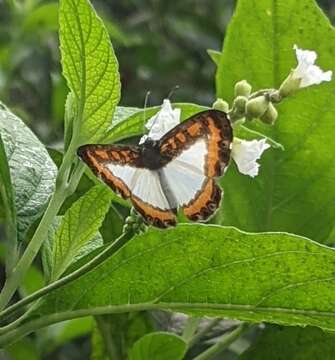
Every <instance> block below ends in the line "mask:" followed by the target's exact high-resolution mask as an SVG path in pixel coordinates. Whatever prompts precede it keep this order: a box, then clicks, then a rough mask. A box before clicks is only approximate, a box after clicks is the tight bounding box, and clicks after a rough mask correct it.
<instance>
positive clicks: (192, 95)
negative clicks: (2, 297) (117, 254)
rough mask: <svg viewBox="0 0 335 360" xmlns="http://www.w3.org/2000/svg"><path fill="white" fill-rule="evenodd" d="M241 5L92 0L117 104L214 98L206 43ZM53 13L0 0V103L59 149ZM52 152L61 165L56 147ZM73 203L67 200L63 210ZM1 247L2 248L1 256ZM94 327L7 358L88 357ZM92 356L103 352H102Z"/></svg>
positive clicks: (333, 15) (201, 0)
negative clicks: (117, 86)
mask: <svg viewBox="0 0 335 360" xmlns="http://www.w3.org/2000/svg"><path fill="white" fill-rule="evenodd" d="M235 2H236V0H211V1H208V0H182V1H175V2H171V1H166V0H122V1H116V0H115V1H113V0H94V1H93V3H94V7H95V8H96V10H97V11H98V13H99V15H100V16H101V17H102V18H103V20H104V22H105V24H106V27H107V29H108V31H109V34H110V37H111V40H112V42H113V45H114V48H115V51H116V54H117V57H118V60H119V64H120V72H121V77H122V78H121V80H122V100H121V104H122V105H124V106H137V107H143V105H144V99H145V95H146V93H147V91H150V92H151V95H150V98H149V102H148V105H157V104H160V103H161V102H162V99H163V98H164V97H166V96H168V94H169V93H170V91H171V90H172V89H173V88H174V87H175V86H176V85H179V86H180V88H179V90H178V91H176V92H175V93H174V94H173V100H174V101H180V102H181V101H183V102H184V101H185V102H194V103H198V104H203V105H208V104H211V103H212V102H213V101H214V99H215V89H214V74H215V65H214V63H213V62H212V60H211V59H210V57H209V56H208V54H207V49H214V50H221V48H222V39H223V38H224V34H225V31H226V27H227V24H228V23H229V20H230V18H231V16H232V13H233V10H234V7H235ZM318 4H319V5H320V6H321V7H322V8H323V9H324V11H325V12H326V14H327V15H328V17H329V18H330V21H331V22H333V23H334V22H335V2H334V0H318ZM57 18H58V2H53V1H42V0H0V101H2V102H4V103H5V104H7V105H8V106H9V107H10V108H11V109H12V110H13V111H14V112H15V113H16V114H17V115H19V116H20V117H21V118H22V119H23V120H24V121H25V122H26V124H27V125H28V126H29V127H30V128H32V129H33V131H34V132H35V133H36V134H37V135H38V136H39V138H40V139H41V140H42V141H43V142H44V143H45V144H46V145H47V146H51V147H56V148H58V147H59V148H61V147H62V144H61V141H62V140H61V139H62V134H63V116H64V102H65V98H66V95H67V92H68V90H67V87H66V84H65V80H64V79H63V77H62V75H61V67H60V52H59V48H58V46H59V44H58V34H57V31H58V19H57ZM51 155H52V156H53V158H54V160H55V161H56V163H57V156H58V157H59V156H60V155H59V153H57V152H55V153H54V154H51ZM58 160H59V159H58ZM85 181H86V183H88V184H86V183H85ZM89 186H91V181H90V180H88V179H86V178H83V180H82V182H81V186H80V187H79V189H78V191H77V192H76V194H75V198H77V197H78V196H80V195H81V193H83V192H85V191H86V190H87V187H89ZM72 201H73V199H69V201H68V202H67V203H66V204H65V205H64V208H67V207H68V203H69V204H70V203H72ZM115 206H116V208H115V207H114V208H111V210H110V212H109V214H108V215H107V220H106V222H105V223H104V226H103V227H102V229H101V232H102V235H104V233H108V237H109V238H111V239H113V238H115V237H116V236H117V235H118V234H119V232H120V231H121V229H122V224H123V218H124V216H126V214H121V215H122V216H120V215H119V214H120V213H122V211H121V210H122V208H120V209H119V208H117V204H116V205H115ZM0 217H1V211H0ZM111 221H112V222H113V224H118V225H117V226H116V227H115V226H114V227H113V231H114V232H115V234H114V233H113V234H111V231H110V226H107V225H106V224H107V222H111ZM0 235H1V233H0ZM0 237H1V236H0ZM1 250H2V248H1V246H0V257H1V253H2V251H1ZM2 277H3V274H0V278H2ZM40 277H41V274H40V272H39V271H38V269H35V268H32V270H31V271H30V273H29V274H28V275H27V286H26V289H23V290H25V293H26V294H28V293H29V292H32V291H33V290H34V289H33V288H32V286H30V285H31V283H33V284H35V285H36V287H39V286H41V284H40V283H41V282H42V281H43V280H41V279H40ZM28 280H29V281H28ZM125 316H126V318H125V319H123V321H124V322H125V323H126V327H127V328H129V329H131V332H132V333H135V334H136V333H137V332H139V333H142V332H143V331H142V330H143V328H145V329H147V328H148V327H149V328H155V329H158V330H173V331H175V332H178V331H179V330H178V326H179V325H180V322H181V321H182V320H183V319H182V318H180V317H178V316H176V315H164V316H163V315H162V314H151V315H150V318H149V319H144V320H143V319H136V321H133V319H128V318H127V316H128V315H125ZM158 316H159V317H160V318H159V319H158V318H157V317H158ZM162 316H163V318H162ZM129 324H135V325H131V326H130V325H129ZM228 325H229V324H228ZM92 326H93V321H92V319H89V318H87V319H77V320H73V321H70V322H67V323H62V324H57V325H55V326H51V327H49V328H47V329H43V330H42V331H39V332H37V334H36V335H35V337H30V338H26V339H24V340H22V341H21V342H19V343H17V344H15V345H14V346H13V347H11V348H10V349H9V351H8V352H7V356H8V355H10V359H14V360H16V359H23V358H24V359H26V360H29V359H41V358H48V359H66V360H71V359H86V358H87V359H88V358H89V354H90V348H91V346H90V341H93V342H94V341H99V339H98V338H97V337H96V336H93V337H92V340H90V338H89V334H90V333H91V330H92ZM225 326H227V323H226V322H225V323H224V324H223V325H222V326H221V327H219V328H218V329H217V331H218V333H222V331H223V328H224V327H225ZM214 330H215V329H214ZM260 331H261V330H260ZM145 332H146V331H145ZM94 334H95V332H94ZM254 335H255V334H252V335H250V337H252V336H254ZM214 336H215V334H214ZM211 337H212V338H213V334H211ZM71 339H72V341H69V340H71ZM74 339H76V340H74ZM247 340H248V339H246V340H245V341H246V342H245V343H241V344H238V348H237V349H235V350H236V351H235V355H236V354H237V353H239V352H241V351H243V350H244V349H245V348H246V347H247V346H248V344H249V343H250V341H249V342H248V341H247ZM249 340H250V339H249ZM241 341H242V340H241ZM93 355H94V354H93ZM93 355H92V358H94V356H93ZM226 355H227V356H226V358H227V359H230V358H234V356H233V353H232V352H231V353H227V354H226ZM3 356H5V355H3ZM7 356H6V357H4V358H6V359H7V358H8V357H7ZM2 358H3V357H2V354H1V353H0V359H2ZM96 359H102V357H101V356H100V355H99V357H98V356H97V357H96Z"/></svg>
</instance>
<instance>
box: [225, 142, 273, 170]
mask: <svg viewBox="0 0 335 360" xmlns="http://www.w3.org/2000/svg"><path fill="white" fill-rule="evenodd" d="M269 147H270V145H269V144H267V143H266V140H265V139H262V140H252V141H246V140H241V139H236V138H235V139H234V141H233V146H232V151H231V156H232V158H233V160H234V161H235V163H236V165H237V167H238V170H239V172H240V173H242V174H244V175H249V176H251V177H255V176H256V175H258V170H259V166H260V165H259V164H258V163H257V160H258V159H260V157H261V156H262V154H263V152H264V151H265V150H266V149H268V148H269Z"/></svg>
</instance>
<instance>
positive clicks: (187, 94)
mask: <svg viewBox="0 0 335 360" xmlns="http://www.w3.org/2000/svg"><path fill="white" fill-rule="evenodd" d="M235 2H236V0H211V1H207V0H183V1H178V2H170V1H164V0H122V1H112V0H109V1H106V0H95V1H94V6H95V8H96V9H97V11H98V13H99V15H100V16H101V17H102V18H103V20H104V22H105V24H106V27H107V29H108V31H109V34H110V37H111V40H112V42H113V45H114V48H115V51H116V54H117V57H118V59H119V63H120V70H121V76H122V85H123V88H122V101H121V103H122V105H125V106H138V107H143V105H144V98H145V94H146V92H147V91H151V95H150V98H149V104H150V105H156V104H160V103H161V101H162V99H163V98H164V97H166V96H168V94H169V92H170V91H171V89H173V88H174V87H175V86H176V85H179V86H180V88H179V90H178V91H177V92H176V93H175V94H174V95H173V99H174V100H176V101H188V102H195V103H199V104H210V103H211V102H212V101H213V99H214V93H215V89H214V81H213V75H214V72H215V65H214V64H213V62H212V61H211V60H210V58H209V56H208V54H207V52H206V50H207V49H215V50H220V49H221V47H222V38H223V35H224V33H225V30H226V27H227V24H228V22H229V20H230V18H231V15H232V13H233V9H234V6H235ZM318 2H319V4H320V6H322V7H323V8H324V10H325V11H326V13H327V14H328V15H329V17H330V19H331V20H334V19H335V3H334V1H333V0H319V1H318ZM57 12H58V3H57V2H52V1H43V0H0V99H1V101H3V102H4V103H6V104H7V105H8V106H9V107H10V108H12V109H13V110H14V111H15V112H16V113H17V114H18V115H19V116H21V117H22V118H23V120H24V121H25V122H26V123H27V124H28V125H29V126H30V127H32V128H33V130H34V131H35V132H36V133H37V135H38V136H39V137H40V138H41V139H42V140H43V141H44V142H46V143H47V144H48V145H50V144H51V145H52V144H53V143H55V142H57V140H58V139H61V134H62V124H63V115H64V100H65V96H66V94H67V88H66V84H65V81H64V79H63V77H62V75H61V68H60V53H59V48H58V35H57V30H58V19H57V15H58V14H57Z"/></svg>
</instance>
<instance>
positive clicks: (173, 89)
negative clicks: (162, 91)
mask: <svg viewBox="0 0 335 360" xmlns="http://www.w3.org/2000/svg"><path fill="white" fill-rule="evenodd" d="M179 88H180V86H179V85H176V86H174V87H173V88H172V89H171V90H170V92H169V95H168V96H167V98H168V99H169V100H171V97H172V95H174V93H175V92H176V91H177V90H179Z"/></svg>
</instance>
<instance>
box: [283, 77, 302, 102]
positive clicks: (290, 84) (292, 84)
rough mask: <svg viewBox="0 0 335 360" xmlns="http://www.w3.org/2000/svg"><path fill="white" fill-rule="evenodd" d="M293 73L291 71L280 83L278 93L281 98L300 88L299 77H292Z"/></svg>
mask: <svg viewBox="0 0 335 360" xmlns="http://www.w3.org/2000/svg"><path fill="white" fill-rule="evenodd" d="M293 73H294V72H293V71H291V73H290V75H289V76H288V77H287V78H286V79H285V80H284V82H283V83H282V84H281V85H280V88H279V95H280V96H281V97H282V98H285V97H287V96H290V95H292V94H294V93H295V92H296V91H298V90H299V89H300V83H301V79H300V78H297V77H294V76H293Z"/></svg>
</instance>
